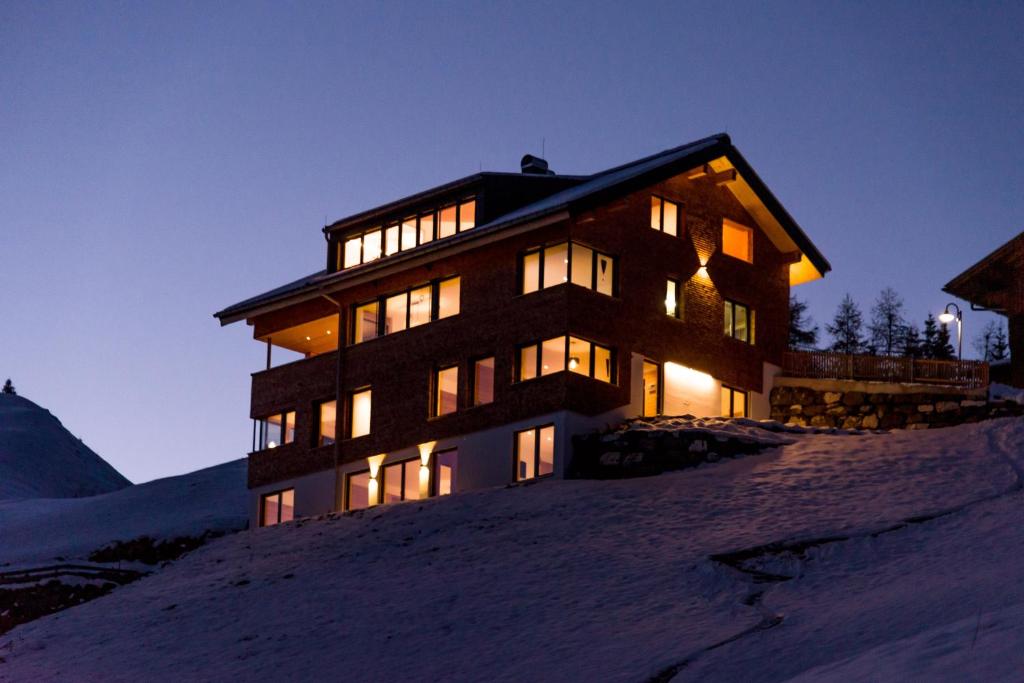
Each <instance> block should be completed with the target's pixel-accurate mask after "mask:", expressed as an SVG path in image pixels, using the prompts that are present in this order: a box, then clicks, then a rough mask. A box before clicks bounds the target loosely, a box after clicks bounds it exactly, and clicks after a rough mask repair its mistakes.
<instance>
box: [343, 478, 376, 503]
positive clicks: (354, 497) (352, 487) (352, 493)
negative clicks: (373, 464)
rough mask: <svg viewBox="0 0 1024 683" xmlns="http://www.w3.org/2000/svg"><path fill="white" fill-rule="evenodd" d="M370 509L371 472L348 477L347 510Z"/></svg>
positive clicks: (346, 489)
mask: <svg viewBox="0 0 1024 683" xmlns="http://www.w3.org/2000/svg"><path fill="white" fill-rule="evenodd" d="M374 502H377V501H374ZM368 507H370V472H369V471H368V470H363V471H362V472H354V473H352V474H350V475H348V477H347V478H346V480H345V509H346V510H362V509H365V508H368Z"/></svg>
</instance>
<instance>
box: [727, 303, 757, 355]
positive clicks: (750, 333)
mask: <svg viewBox="0 0 1024 683" xmlns="http://www.w3.org/2000/svg"><path fill="white" fill-rule="evenodd" d="M737 307H739V308H742V309H744V310H745V311H746V312H747V338H746V339H743V338H742V337H738V336H736V308H737ZM726 311H729V313H730V315H729V319H730V322H731V324H730V327H731V328H732V332H729V331H728V330H726V329H725V312H726ZM754 314H755V313H754V309H753V308H751V307H750V306H749V305H748V304H744V303H740V302H739V301H736V300H734V299H723V311H722V334H724V335H725V336H726V337H728V338H730V339H735V340H736V341H738V342H742V343H743V344H749V345H750V346H754V342H755V341H756V339H757V337H756V336H755V334H754Z"/></svg>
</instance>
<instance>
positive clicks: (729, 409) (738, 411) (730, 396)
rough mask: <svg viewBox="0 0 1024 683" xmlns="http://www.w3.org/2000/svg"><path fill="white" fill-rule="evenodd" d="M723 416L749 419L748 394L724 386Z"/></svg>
mask: <svg viewBox="0 0 1024 683" xmlns="http://www.w3.org/2000/svg"><path fill="white" fill-rule="evenodd" d="M722 416H723V417H747V392H745V391H743V390H742V389H734V388H732V387H727V386H726V385H724V384H723V385H722Z"/></svg>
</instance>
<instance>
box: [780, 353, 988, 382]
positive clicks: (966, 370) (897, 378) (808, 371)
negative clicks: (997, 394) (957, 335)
mask: <svg viewBox="0 0 1024 683" xmlns="http://www.w3.org/2000/svg"><path fill="white" fill-rule="evenodd" d="M782 372H783V374H784V375H786V376H788V377H808V378H812V379H854V380H865V381H869V382H907V383H915V382H922V383H928V384H946V385H950V386H959V387H967V388H976V387H984V386H988V381H989V380H988V363H985V362H984V361H977V360H923V359H919V358H901V357H897V356H859V355H857V356H851V355H848V354H845V353H831V352H828V351H787V352H786V355H785V358H784V360H783V367H782Z"/></svg>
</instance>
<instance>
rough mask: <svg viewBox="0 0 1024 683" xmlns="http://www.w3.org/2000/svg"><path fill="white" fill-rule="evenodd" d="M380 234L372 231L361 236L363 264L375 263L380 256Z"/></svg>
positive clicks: (378, 231) (377, 231)
mask: <svg viewBox="0 0 1024 683" xmlns="http://www.w3.org/2000/svg"><path fill="white" fill-rule="evenodd" d="M380 238H381V232H380V230H374V231H373V232H368V233H366V234H365V235H363V263H369V262H370V261H376V260H377V259H379V258H380V254H381V241H380Z"/></svg>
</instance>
